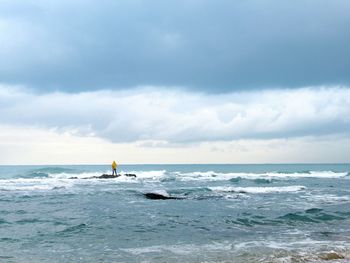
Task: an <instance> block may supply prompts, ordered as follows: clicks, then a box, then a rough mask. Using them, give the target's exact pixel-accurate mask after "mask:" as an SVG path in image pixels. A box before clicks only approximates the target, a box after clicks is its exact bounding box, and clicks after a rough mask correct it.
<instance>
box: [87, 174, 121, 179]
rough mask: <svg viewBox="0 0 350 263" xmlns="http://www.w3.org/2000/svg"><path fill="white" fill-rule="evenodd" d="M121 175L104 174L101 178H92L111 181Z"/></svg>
mask: <svg viewBox="0 0 350 263" xmlns="http://www.w3.org/2000/svg"><path fill="white" fill-rule="evenodd" d="M119 176H120V174H102V175H100V176H94V177H92V178H98V179H110V178H117V177H119Z"/></svg>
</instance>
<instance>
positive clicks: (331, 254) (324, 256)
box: [320, 252, 345, 260]
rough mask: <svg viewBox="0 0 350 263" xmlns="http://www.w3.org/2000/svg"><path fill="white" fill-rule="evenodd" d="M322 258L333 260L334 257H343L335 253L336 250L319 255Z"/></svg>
mask: <svg viewBox="0 0 350 263" xmlns="http://www.w3.org/2000/svg"><path fill="white" fill-rule="evenodd" d="M320 258H321V259H323V260H335V259H344V258H345V257H344V256H343V255H340V254H337V253H336V252H330V253H327V254H324V255H321V256H320Z"/></svg>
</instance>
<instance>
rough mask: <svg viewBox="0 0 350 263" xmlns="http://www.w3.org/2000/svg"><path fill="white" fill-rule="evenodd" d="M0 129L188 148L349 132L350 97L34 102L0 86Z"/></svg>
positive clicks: (140, 93)
mask: <svg viewBox="0 0 350 263" xmlns="http://www.w3.org/2000/svg"><path fill="white" fill-rule="evenodd" d="M0 116H1V118H0V124H6V125H23V126H27V127H41V128H45V129H56V130H57V131H58V132H67V131H69V132H71V133H74V134H75V135H81V136H96V137H100V138H103V139H107V140H110V141H112V142H136V141H147V140H153V141H167V142H169V143H188V142H201V141H231V140H237V139H244V138H247V139H263V138H276V139H278V138H289V137H298V136H319V135H332V134H344V135H346V136H348V135H349V131H350V89H347V88H341V87H328V88H327V87H324V88H322V87H321V88H301V89H296V90H265V91H254V92H253V91H252V92H240V93H230V94H221V95H214V94H201V93H194V92H186V91H180V90H176V89H172V90H169V89H168V90H167V89H162V88H151V87H143V88H137V89H133V90H128V91H108V90H105V91H95V92H82V93H75V94H69V93H61V92H56V93H47V94H35V93H31V92H29V91H26V90H24V89H21V88H18V87H17V88H14V89H12V88H11V87H8V86H7V87H6V86H1V88H0Z"/></svg>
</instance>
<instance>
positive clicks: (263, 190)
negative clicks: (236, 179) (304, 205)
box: [209, 185, 306, 194]
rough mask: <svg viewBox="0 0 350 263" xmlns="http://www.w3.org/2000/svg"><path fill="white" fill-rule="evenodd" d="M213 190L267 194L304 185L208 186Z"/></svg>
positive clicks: (282, 191)
mask: <svg viewBox="0 0 350 263" xmlns="http://www.w3.org/2000/svg"><path fill="white" fill-rule="evenodd" d="M209 189H210V190H212V191H214V192H225V193H242V194H247V193H249V194H268V193H286V192H299V191H302V190H305V189H306V187H305V186H302V185H293V186H280V187H231V186H216V187H209Z"/></svg>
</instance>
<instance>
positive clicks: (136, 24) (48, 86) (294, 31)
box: [0, 0, 350, 164]
mask: <svg viewBox="0 0 350 263" xmlns="http://www.w3.org/2000/svg"><path fill="white" fill-rule="evenodd" d="M349 13H350V2H349V1H348V0H328V1H326V0H321V1H320V0H295V1H290V0H288V1H287V0H279V1H276V0H275V1H268V0H244V1H243V0H242V1H241V0H238V1H232V0H227V1H226V0H220V1H211V0H183V1H182V0H174V1H173V0H169V1H164V0H150V1H145V0H124V1H122V0H100V1H97V0H76V1H68V0H60V1H58V0H27V1H21V0H0V164H80V163H87V164H99V163H109V162H110V161H111V160H113V159H116V160H117V161H118V162H120V163H289V162H303V163H305V162H328V163H329V162H350V59H349V58H350V16H349Z"/></svg>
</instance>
